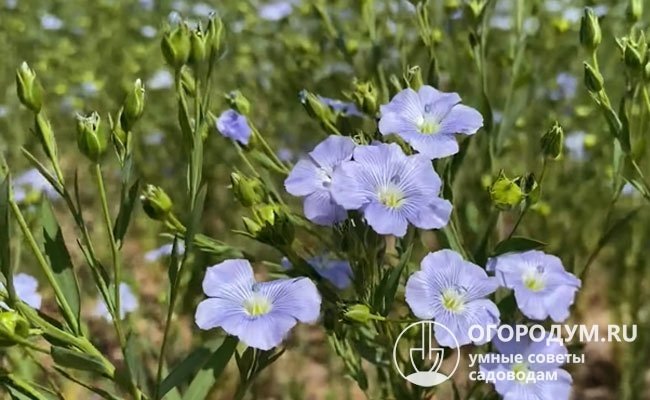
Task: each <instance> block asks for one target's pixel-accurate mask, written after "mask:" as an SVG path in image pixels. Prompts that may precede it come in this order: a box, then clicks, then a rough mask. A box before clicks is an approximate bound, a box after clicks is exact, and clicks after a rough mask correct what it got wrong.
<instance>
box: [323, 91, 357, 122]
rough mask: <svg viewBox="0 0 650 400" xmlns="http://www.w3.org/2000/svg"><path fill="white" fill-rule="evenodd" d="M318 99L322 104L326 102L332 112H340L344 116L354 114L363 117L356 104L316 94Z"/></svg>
mask: <svg viewBox="0 0 650 400" xmlns="http://www.w3.org/2000/svg"><path fill="white" fill-rule="evenodd" d="M318 100H320V101H322V102H323V103H324V104H327V105H328V106H329V107H330V108H332V110H334V112H337V113H341V114H342V115H344V116H354V117H363V113H362V112H361V111H359V109H358V108H357V106H356V104H354V103H348V102H344V101H341V100H337V99H330V98H329V97H323V96H321V95H318Z"/></svg>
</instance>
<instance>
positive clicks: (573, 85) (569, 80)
mask: <svg viewBox="0 0 650 400" xmlns="http://www.w3.org/2000/svg"><path fill="white" fill-rule="evenodd" d="M555 82H556V84H557V89H555V90H552V91H551V94H550V97H551V100H555V101H558V100H566V99H572V98H574V97H575V95H576V91H577V89H578V78H576V77H575V76H574V75H571V74H570V73H568V72H560V73H559V74H558V75H557V76H556V77H555Z"/></svg>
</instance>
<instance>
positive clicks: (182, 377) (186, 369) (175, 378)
mask: <svg viewBox="0 0 650 400" xmlns="http://www.w3.org/2000/svg"><path fill="white" fill-rule="evenodd" d="M218 344H223V341H219V342H218ZM216 348H217V345H216V343H215V344H213V345H212V346H210V345H206V346H202V347H199V348H198V349H196V350H194V351H193V352H192V353H190V355H189V356H187V358H185V359H184V360H183V361H181V362H180V364H178V365H177V366H176V367H175V368H174V369H173V370H172V371H171V372H170V373H169V374H168V375H167V376H166V377H165V379H163V381H162V383H161V384H160V393H159V395H160V397H161V398H163V397H165V394H167V393H168V392H169V391H170V390H172V389H174V388H177V387H179V386H181V385H183V384H185V383H187V382H188V381H189V380H190V378H191V377H192V376H194V375H195V374H196V372H197V371H198V370H200V369H201V368H202V367H203V366H204V365H205V363H206V362H207V361H208V359H210V356H211V355H212V352H213V351H214V350H215V349H216Z"/></svg>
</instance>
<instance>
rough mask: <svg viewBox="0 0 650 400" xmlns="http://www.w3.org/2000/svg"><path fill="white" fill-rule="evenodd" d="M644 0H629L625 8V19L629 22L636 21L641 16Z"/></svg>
mask: <svg viewBox="0 0 650 400" xmlns="http://www.w3.org/2000/svg"><path fill="white" fill-rule="evenodd" d="M643 1H644V0H629V1H628V3H627V8H626V10H625V11H626V15H627V19H628V21H630V22H638V21H639V20H640V19H641V17H642V16H643Z"/></svg>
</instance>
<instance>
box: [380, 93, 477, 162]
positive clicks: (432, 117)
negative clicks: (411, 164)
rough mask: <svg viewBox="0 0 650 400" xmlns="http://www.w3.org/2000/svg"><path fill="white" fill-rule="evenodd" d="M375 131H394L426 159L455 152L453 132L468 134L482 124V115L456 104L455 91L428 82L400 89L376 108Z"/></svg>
mask: <svg viewBox="0 0 650 400" xmlns="http://www.w3.org/2000/svg"><path fill="white" fill-rule="evenodd" d="M380 112H381V119H380V120H379V131H380V132H381V133H382V134H383V135H389V134H391V133H396V134H397V135H399V136H401V137H402V138H403V139H404V140H406V141H407V142H408V144H410V145H411V147H413V148H414V149H415V150H417V151H418V152H420V153H422V154H424V155H425V156H427V157H429V159H435V158H442V157H447V156H450V155H452V154H456V153H458V143H457V142H456V137H455V134H456V133H463V134H466V135H472V134H474V133H476V131H478V130H479V129H480V128H481V127H482V126H483V116H482V115H481V114H480V113H479V112H478V111H476V110H475V109H473V108H471V107H468V106H465V105H462V104H460V96H458V94H457V93H445V92H441V91H439V90H437V89H434V88H433V87H431V86H422V87H421V88H420V90H418V91H417V92H416V91H415V90H413V89H410V88H409V89H404V90H402V91H401V92H399V93H397V94H396V95H395V97H393V99H392V100H391V101H390V103H388V104H386V105H382V106H381V108H380Z"/></svg>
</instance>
